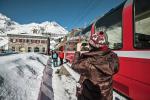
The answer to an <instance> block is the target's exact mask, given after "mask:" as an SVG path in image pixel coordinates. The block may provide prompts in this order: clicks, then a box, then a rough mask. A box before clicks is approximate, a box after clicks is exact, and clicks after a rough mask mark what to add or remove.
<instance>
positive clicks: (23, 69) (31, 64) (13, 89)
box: [0, 53, 48, 100]
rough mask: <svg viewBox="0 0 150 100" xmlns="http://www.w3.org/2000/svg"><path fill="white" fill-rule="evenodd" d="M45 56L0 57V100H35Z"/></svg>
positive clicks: (33, 54) (45, 61) (15, 55)
mask: <svg viewBox="0 0 150 100" xmlns="http://www.w3.org/2000/svg"><path fill="white" fill-rule="evenodd" d="M47 59H48V57H47V56H44V55H41V54H35V53H27V54H14V55H9V56H1V57H0V100H37V98H38V93H39V90H40V84H41V80H42V76H43V70H44V67H45V66H44V64H46V63H47Z"/></svg>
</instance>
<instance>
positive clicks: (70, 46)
mask: <svg viewBox="0 0 150 100" xmlns="http://www.w3.org/2000/svg"><path fill="white" fill-rule="evenodd" d="M76 49H77V42H75V41H70V42H69V43H68V44H67V50H68V51H76Z"/></svg>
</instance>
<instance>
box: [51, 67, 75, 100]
mask: <svg viewBox="0 0 150 100" xmlns="http://www.w3.org/2000/svg"><path fill="white" fill-rule="evenodd" d="M57 69H59V68H53V79H52V85H53V91H54V100H77V98H76V81H75V80H74V78H73V77H72V76H65V75H58V74H55V71H56V70H57Z"/></svg>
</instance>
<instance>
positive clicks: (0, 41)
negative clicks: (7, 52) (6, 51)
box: [0, 37, 8, 47]
mask: <svg viewBox="0 0 150 100" xmlns="http://www.w3.org/2000/svg"><path fill="white" fill-rule="evenodd" d="M7 44H8V38H7V37H0V47H1V46H4V45H7Z"/></svg>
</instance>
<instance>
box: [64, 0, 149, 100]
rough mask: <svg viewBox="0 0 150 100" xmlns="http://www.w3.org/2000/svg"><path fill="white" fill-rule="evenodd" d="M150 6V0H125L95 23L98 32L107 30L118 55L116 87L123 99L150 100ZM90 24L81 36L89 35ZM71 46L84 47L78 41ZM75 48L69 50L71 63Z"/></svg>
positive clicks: (109, 39)
mask: <svg viewBox="0 0 150 100" xmlns="http://www.w3.org/2000/svg"><path fill="white" fill-rule="evenodd" d="M149 5H150V0H126V1H124V2H123V3H122V4H120V5H119V6H117V7H116V8H113V9H112V10H110V11H109V12H108V13H106V14H105V15H104V16H102V17H100V18H99V19H98V20H96V22H95V27H96V30H95V31H100V30H104V31H105V32H106V34H107V35H108V41H109V47H110V48H111V49H113V51H114V52H116V53H117V54H118V56H119V60H120V69H119V72H118V74H116V75H115V77H114V81H113V88H114V90H115V91H116V92H117V95H119V96H118V97H119V98H120V100H122V99H121V98H124V99H133V100H150V95H149V94H150V77H149V73H150V6H149ZM91 27H92V24H91V25H89V26H88V27H86V28H85V29H84V30H83V31H82V33H81V34H79V35H80V36H84V37H89V33H90V30H91ZM85 40H88V38H85ZM68 42H69V41H68ZM79 44H81V45H79ZM72 45H73V46H76V48H78V46H80V47H81V46H82V41H80V42H77V41H76V42H74V43H73V44H72ZM69 47H71V46H69ZM74 51H77V49H76V50H75V49H74V50H73V51H72V52H71V53H70V54H69V53H67V52H69V51H67V52H66V57H68V58H67V59H68V60H69V61H70V62H71V61H72V59H73V54H74ZM69 56H70V58H69Z"/></svg>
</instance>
